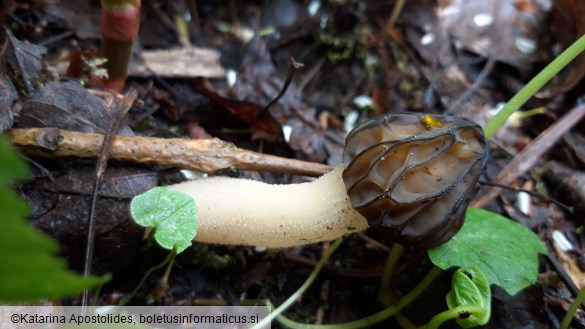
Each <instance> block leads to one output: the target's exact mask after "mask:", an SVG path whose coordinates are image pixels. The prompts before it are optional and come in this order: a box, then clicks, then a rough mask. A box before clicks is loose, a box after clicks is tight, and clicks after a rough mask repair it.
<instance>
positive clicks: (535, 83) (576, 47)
mask: <svg viewBox="0 0 585 329" xmlns="http://www.w3.org/2000/svg"><path fill="white" fill-rule="evenodd" d="M583 50H585V35H583V36H581V37H580V38H579V39H577V41H575V42H574V43H573V44H572V45H571V46H570V47H569V48H567V49H565V50H564V51H563V52H562V53H561V54H560V55H559V56H557V58H555V59H554V60H553V61H552V62H550V63H549V64H548V65H547V66H546V67H545V68H544V69H543V70H542V71H540V73H538V74H537V75H536V76H535V77H534V78H532V80H530V82H528V83H527V84H526V86H524V88H522V89H521V90H520V91H519V92H518V93H517V94H516V95H514V97H512V99H510V101H508V103H506V105H505V106H504V107H503V108H502V109H501V110H500V111H499V112H498V113H496V115H495V116H494V117H493V118H492V119H491V120H490V121H489V122H488V123H487V124H486V125H485V127H483V132H484V134H485V137H486V138H489V137H490V136H491V135H493V134H494V133H495V132H496V131H497V130H498V128H499V127H501V126H502V125H503V124H504V123H505V122H506V120H507V119H508V117H510V115H512V113H514V112H515V111H517V110H518V109H519V108H520V106H522V105H523V104H524V103H526V101H527V100H528V99H529V98H530V97H532V96H533V95H534V94H535V93H536V92H537V91H538V90H539V89H540V88H542V86H544V85H545V84H546V83H547V82H548V81H550V79H552V77H554V76H555V75H556V74H557V73H559V72H560V71H561V70H562V69H563V68H564V67H565V66H567V64H569V63H570V62H571V61H572V60H573V59H575V57H577V56H578V55H579V54H580V53H581V52H583Z"/></svg>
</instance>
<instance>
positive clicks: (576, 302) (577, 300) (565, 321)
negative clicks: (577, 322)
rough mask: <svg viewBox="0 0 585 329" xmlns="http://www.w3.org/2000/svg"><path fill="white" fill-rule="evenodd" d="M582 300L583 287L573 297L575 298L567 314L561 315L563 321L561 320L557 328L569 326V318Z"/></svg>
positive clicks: (561, 328)
mask: <svg viewBox="0 0 585 329" xmlns="http://www.w3.org/2000/svg"><path fill="white" fill-rule="evenodd" d="M583 301H585V288H583V289H581V291H580V292H579V294H578V295H577V297H575V300H574V301H573V303H572V304H571V306H570V307H569V310H568V311H567V314H565V317H563V321H562V322H561V326H560V327H559V329H567V328H569V325H570V324H571V320H572V319H573V316H574V315H575V312H577V309H578V308H579V305H581V303H583Z"/></svg>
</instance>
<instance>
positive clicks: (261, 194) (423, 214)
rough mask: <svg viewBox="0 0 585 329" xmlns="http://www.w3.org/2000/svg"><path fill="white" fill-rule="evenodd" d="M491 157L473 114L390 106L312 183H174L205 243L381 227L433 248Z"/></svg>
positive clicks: (287, 241)
mask: <svg viewBox="0 0 585 329" xmlns="http://www.w3.org/2000/svg"><path fill="white" fill-rule="evenodd" d="M486 158H487V143H486V141H485V139H484V136H483V133H482V130H481V128H480V127H479V126H478V125H477V124H475V123H473V122H471V121H469V120H467V119H464V118H461V117H454V116H436V117H430V116H423V115H420V114H389V115H386V116H383V117H378V118H374V119H372V120H370V121H367V122H365V123H363V124H361V125H359V126H358V127H356V128H355V129H354V130H352V132H351V133H350V134H349V136H348V137H347V143H346V148H345V152H344V156H343V165H341V166H338V167H337V168H335V169H334V170H333V171H331V172H330V173H327V174H325V175H323V176H321V177H320V178H318V179H316V180H315V181H313V182H309V183H302V184H291V185H270V184H265V183H262V182H257V181H252V180H245V179H234V178H221V177H219V178H209V179H204V180H196V181H191V182H186V183H182V184H177V185H172V186H169V188H170V189H172V190H176V191H181V192H184V193H186V194H188V195H190V196H191V197H192V198H193V199H194V200H195V202H196V204H197V208H198V223H199V224H198V226H199V229H198V233H197V236H196V237H195V240H196V241H200V242H208V243H219V244H236V245H258V246H265V247H270V248H283V247H289V246H294V245H301V244H308V243H315V242H319V241H325V240H331V239H335V238H337V237H340V236H342V235H344V234H347V233H351V232H355V231H361V230H364V229H365V228H367V227H368V226H374V227H376V228H378V229H379V230H381V231H383V232H386V233H388V234H390V236H391V237H392V238H393V239H394V240H395V241H396V242H398V243H401V244H404V245H409V246H415V247H430V246H435V245H439V244H441V243H443V242H445V241H447V240H448V239H449V238H451V237H452V236H453V235H454V234H455V233H456V232H457V231H458V230H459V228H460V227H461V225H462V223H463V219H464V215H465V214H464V213H465V208H466V206H467V204H468V203H469V200H470V198H471V197H472V194H473V192H474V191H475V188H476V185H477V184H476V183H477V179H478V177H479V175H480V173H481V171H482V169H483V167H484V165H485V161H486ZM346 188H347V189H346Z"/></svg>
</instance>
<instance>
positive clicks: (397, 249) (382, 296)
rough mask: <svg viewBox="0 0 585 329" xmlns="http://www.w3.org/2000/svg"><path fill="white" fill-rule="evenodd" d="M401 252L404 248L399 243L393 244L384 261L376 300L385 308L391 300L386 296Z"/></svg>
mask: <svg viewBox="0 0 585 329" xmlns="http://www.w3.org/2000/svg"><path fill="white" fill-rule="evenodd" d="M403 252H404V246H402V245H401V244H399V243H394V245H393V246H392V249H391V250H390V254H389V255H388V259H387V260H386V265H385V266H384V272H383V273H382V282H381V284H380V291H379V293H378V300H379V301H380V302H381V303H382V304H384V305H385V306H389V305H390V303H391V302H392V298H390V296H389V295H388V292H389V290H390V282H391V281H392V274H393V273H394V270H395V269H396V264H398V260H399V259H400V256H402V253H403Z"/></svg>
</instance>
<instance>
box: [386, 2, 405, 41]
mask: <svg viewBox="0 0 585 329" xmlns="http://www.w3.org/2000/svg"><path fill="white" fill-rule="evenodd" d="M405 2H406V1H404V0H398V1H396V3H394V8H392V14H390V19H388V25H387V26H386V33H388V32H390V30H391V29H392V28H394V24H396V20H398V16H400V13H401V12H402V8H403V7H404V3H405Z"/></svg>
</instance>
